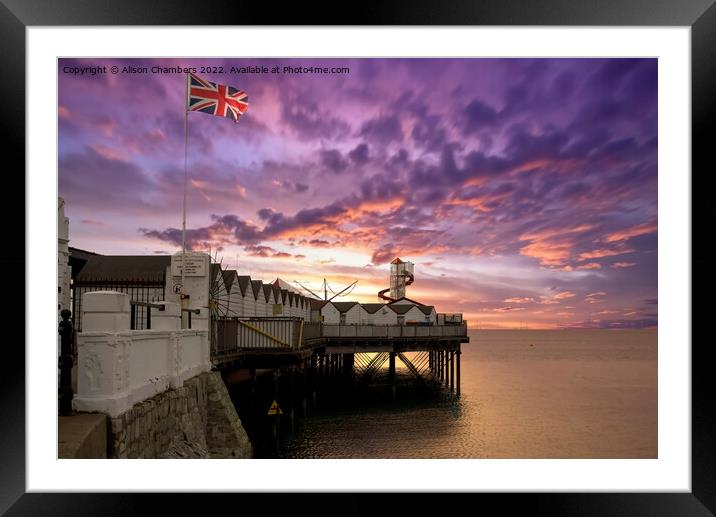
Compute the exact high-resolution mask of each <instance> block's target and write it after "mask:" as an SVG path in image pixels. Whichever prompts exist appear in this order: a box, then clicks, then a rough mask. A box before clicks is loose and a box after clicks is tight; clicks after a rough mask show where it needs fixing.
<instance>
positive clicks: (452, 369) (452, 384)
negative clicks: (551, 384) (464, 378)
mask: <svg viewBox="0 0 716 517" xmlns="http://www.w3.org/2000/svg"><path fill="white" fill-rule="evenodd" d="M450 391H455V351H454V350H451V351H450Z"/></svg>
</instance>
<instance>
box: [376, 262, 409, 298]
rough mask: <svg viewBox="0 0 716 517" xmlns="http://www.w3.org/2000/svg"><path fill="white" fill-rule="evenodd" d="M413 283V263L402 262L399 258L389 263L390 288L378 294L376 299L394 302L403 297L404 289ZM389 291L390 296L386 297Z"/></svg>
mask: <svg viewBox="0 0 716 517" xmlns="http://www.w3.org/2000/svg"><path fill="white" fill-rule="evenodd" d="M414 281H415V276H414V275H413V263H412V262H403V261H402V260H400V258H396V259H394V260H393V261H392V262H391V263H390V287H388V288H387V289H383V290H381V291H379V292H378V298H380V299H381V300H386V301H388V302H394V301H396V300H400V299H401V298H404V297H405V288H406V287H407V286H409V285H410V284H412V283H413V282H414ZM388 291H390V296H388V295H386V294H385V293H387V292H388Z"/></svg>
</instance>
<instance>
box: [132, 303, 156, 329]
mask: <svg viewBox="0 0 716 517" xmlns="http://www.w3.org/2000/svg"><path fill="white" fill-rule="evenodd" d="M129 304H130V305H131V308H130V313H129V328H130V329H132V330H151V329H152V309H157V310H159V311H163V310H164V305H163V304H158V303H148V302H137V301H134V300H130V302H129ZM140 308H142V310H141V311H140ZM145 308H146V309H147V310H146V313H145V312H144V310H143V309H145ZM145 314H146V316H145Z"/></svg>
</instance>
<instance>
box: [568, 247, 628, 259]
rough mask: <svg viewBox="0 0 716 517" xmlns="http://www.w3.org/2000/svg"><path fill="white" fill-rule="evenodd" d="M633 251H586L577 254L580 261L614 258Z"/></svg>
mask: <svg viewBox="0 0 716 517" xmlns="http://www.w3.org/2000/svg"><path fill="white" fill-rule="evenodd" d="M633 251H634V250H633V249H631V248H624V249H622V250H608V249H596V250H593V251H587V252H584V253H580V254H579V258H580V259H581V260H588V259H595V258H604V257H614V256H616V255H624V254H625V253H631V252H633Z"/></svg>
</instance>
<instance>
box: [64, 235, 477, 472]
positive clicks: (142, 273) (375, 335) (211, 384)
mask: <svg viewBox="0 0 716 517" xmlns="http://www.w3.org/2000/svg"><path fill="white" fill-rule="evenodd" d="M65 253H66V256H67V257H68V263H69V264H70V265H71V266H72V270H71V275H70V274H69V273H68V272H66V273H65V277H70V276H71V282H69V284H70V287H69V289H67V290H66V291H64V292H65V293H67V292H68V291H69V293H68V294H70V296H69V297H67V298H65V300H64V301H63V303H62V305H63V306H64V307H71V308H72V309H73V310H72V311H71V313H72V315H73V316H72V322H73V324H74V332H75V334H74V339H73V340H72V343H71V346H69V345H68V346H69V348H68V349H67V350H65V352H63V353H64V354H65V356H67V355H72V357H73V359H72V361H67V360H66V361H65V363H63V364H66V365H70V367H72V368H74V370H75V371H74V373H73V376H72V377H73V378H74V379H77V380H76V384H74V385H73V386H72V392H68V388H67V386H66V384H67V382H64V384H65V386H64V387H63V390H64V391H63V392H62V396H63V397H65V399H63V400H65V402H64V404H65V405H67V403H68V402H69V401H71V404H72V409H73V410H74V411H75V412H80V413H88V412H90V413H97V412H99V413H104V414H105V415H106V416H107V429H108V437H109V439H108V450H107V457H118V458H119V457H125V458H126V457H174V456H172V455H178V457H273V455H274V454H275V451H277V450H278V448H279V447H280V442H281V436H282V435H285V433H286V431H293V430H294V428H295V423H296V419H298V418H305V417H307V416H309V415H310V413H311V411H313V410H314V409H315V408H317V407H319V406H320V405H321V403H322V401H325V400H328V399H329V398H330V397H331V396H333V395H335V394H336V393H339V392H341V390H343V389H346V390H348V391H347V392H350V393H358V392H359V391H360V390H358V391H356V390H354V389H353V388H355V387H359V386H362V385H366V384H368V383H369V382H370V381H371V379H373V378H375V376H376V374H378V373H379V372H385V371H386V370H387V377H386V378H387V379H388V383H389V384H388V387H389V388H390V389H389V390H388V392H387V393H386V397H388V399H391V398H392V399H395V398H399V397H400V393H397V391H396V383H395V378H396V375H395V372H396V367H397V365H398V364H402V365H404V367H405V369H406V371H407V372H409V375H411V376H413V377H414V378H415V379H416V380H417V383H415V385H414V386H415V387H419V386H421V385H422V386H429V385H430V386H441V387H443V389H445V390H447V391H448V392H449V393H452V394H453V395H454V396H456V397H459V396H460V379H461V372H460V354H461V347H462V345H463V344H464V343H468V342H469V341H470V339H469V337H468V335H467V328H468V327H467V322H466V321H464V320H463V319H462V315H461V314H446V313H439V312H437V311H436V308H435V307H433V306H430V305H425V304H422V303H420V302H418V301H415V300H412V299H410V298H407V297H406V296H405V294H406V289H405V288H406V286H408V285H411V284H412V283H413V282H414V279H415V277H414V274H413V270H412V264H410V263H408V262H403V261H401V260H400V259H396V260H395V261H394V262H393V264H391V278H390V285H391V287H390V289H384V290H382V291H381V292H380V293H379V299H380V300H382V301H381V303H359V302H357V301H335V300H333V299H323V300H321V299H319V298H318V297H317V296H305V295H303V294H300V293H299V292H297V291H293V290H291V289H289V288H286V287H285V286H284V285H282V283H281V281H280V280H279V279H277V280H276V281H275V282H272V283H264V282H262V281H260V280H255V279H252V278H251V277H250V276H248V275H239V274H238V273H237V272H236V271H234V270H226V269H222V268H221V266H220V265H219V264H215V263H212V262H211V259H210V257H209V255H208V254H205V253H198V252H187V253H186V254H183V253H182V254H179V253H177V254H175V255H173V256H151V257H147V256H102V255H98V254H95V253H92V252H87V251H84V250H76V249H72V248H68V250H67V252H65ZM62 260H64V259H62ZM184 264H186V266H184ZM182 267H186V270H185V271H184V274H183V275H182ZM180 282H181V283H183V285H181V288H178V286H179V285H180ZM284 284H285V283H284ZM65 285H67V282H66V283H65ZM388 291H390V294H387V292H388ZM68 298H69V299H68ZM67 312H68V313H69V312H70V311H69V310H68V311H67ZM65 341H67V340H65ZM68 343H69V341H68ZM68 350H71V353H70V352H68ZM63 357H64V356H63ZM410 389H412V388H410ZM68 393H69V397H72V398H71V399H68ZM65 413H67V411H65ZM69 418H72V417H71V416H70V417H69ZM187 440H188V441H187Z"/></svg>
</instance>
